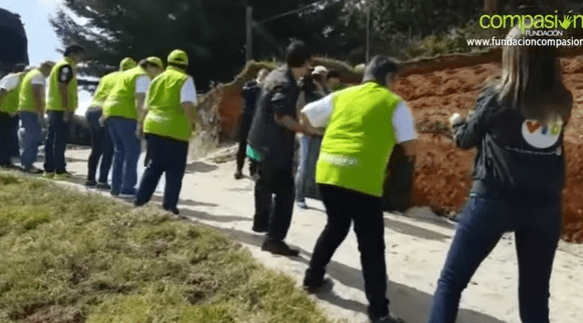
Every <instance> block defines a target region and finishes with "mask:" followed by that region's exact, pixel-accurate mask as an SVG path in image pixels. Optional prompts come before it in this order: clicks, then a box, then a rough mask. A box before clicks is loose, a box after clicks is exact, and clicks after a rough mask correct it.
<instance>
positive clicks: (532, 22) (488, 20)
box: [479, 14, 583, 36]
mask: <svg viewBox="0 0 583 323" xmlns="http://www.w3.org/2000/svg"><path fill="white" fill-rule="evenodd" d="M479 23H480V27H482V28H484V29H500V28H512V27H515V26H519V27H520V29H521V30H522V32H523V33H524V32H525V31H526V30H527V29H562V30H545V31H543V30H539V31H536V30H535V31H533V34H534V35H535V36H562V35H563V30H568V29H576V28H583V15H579V14H578V15H563V16H562V17H559V15H558V14H554V15H534V16H532V15H482V16H481V17H480V20H479Z"/></svg>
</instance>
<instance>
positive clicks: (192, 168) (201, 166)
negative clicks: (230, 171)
mask: <svg viewBox="0 0 583 323" xmlns="http://www.w3.org/2000/svg"><path fill="white" fill-rule="evenodd" d="M217 168H218V166H216V165H212V164H208V163H205V162H202V161H194V162H192V163H189V164H186V171H185V172H186V173H188V174H190V173H209V172H212V171H214V170H215V169H217Z"/></svg>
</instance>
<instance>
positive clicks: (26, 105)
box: [18, 69, 45, 112]
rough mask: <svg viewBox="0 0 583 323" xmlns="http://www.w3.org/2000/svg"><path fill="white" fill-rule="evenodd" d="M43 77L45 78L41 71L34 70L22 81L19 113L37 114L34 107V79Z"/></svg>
mask: <svg viewBox="0 0 583 323" xmlns="http://www.w3.org/2000/svg"><path fill="white" fill-rule="evenodd" d="M38 75H41V76H42V77H43V78H44V77H45V76H44V75H43V74H42V73H41V71H40V70H39V69H34V70H32V71H30V72H28V73H27V74H26V76H25V77H24V79H23V80H22V85H21V88H20V95H19V96H18V111H27V112H37V111H36V110H35V106H34V93H33V92H32V79H33V78H34V77H35V76H38Z"/></svg>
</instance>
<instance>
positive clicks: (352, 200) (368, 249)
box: [306, 185, 389, 320]
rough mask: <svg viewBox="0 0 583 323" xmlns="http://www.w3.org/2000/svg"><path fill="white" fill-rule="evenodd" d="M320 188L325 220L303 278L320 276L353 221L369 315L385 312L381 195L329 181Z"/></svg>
mask: <svg viewBox="0 0 583 323" xmlns="http://www.w3.org/2000/svg"><path fill="white" fill-rule="evenodd" d="M320 192H321V193H322V200H323V202H324V206H325V207H326V214H327V215H328V222H327V223H326V227H325V228H324V231H322V233H321V234H320V237H319V238H318V240H317V242H316V246H315V247H314V253H313V254H312V259H311V260H310V264H309V266H308V269H307V270H306V279H307V281H312V282H318V281H321V280H322V278H323V277H324V273H325V269H326V266H327V265H328V263H329V262H330V259H332V256H333V255H334V252H335V251H336V249H338V247H339V246H340V244H341V243H342V241H344V239H345V238H346V236H347V235H348V231H349V230H350V226H351V224H352V223H354V232H355V233H356V239H357V240H358V250H359V251H360V262H361V265H362V274H363V276H364V291H365V293H366V298H367V299H368V302H369V308H368V310H369V316H370V317H371V319H372V320H375V319H378V318H380V317H383V316H385V315H387V314H388V313H389V300H388V299H387V297H386V292H387V280H388V278H387V268H386V262H385V240H384V239H385V237H384V230H385V226H384V222H383V203H382V199H381V198H380V197H375V196H372V195H367V194H363V193H360V192H356V191H353V190H348V189H345V188H341V187H338V186H332V185H320Z"/></svg>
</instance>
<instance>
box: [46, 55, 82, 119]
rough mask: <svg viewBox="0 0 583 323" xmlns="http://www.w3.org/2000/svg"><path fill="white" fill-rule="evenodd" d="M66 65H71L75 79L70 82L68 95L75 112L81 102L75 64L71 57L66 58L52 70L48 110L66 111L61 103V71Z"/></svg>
mask: <svg viewBox="0 0 583 323" xmlns="http://www.w3.org/2000/svg"><path fill="white" fill-rule="evenodd" d="M65 65H70V66H71V68H72V70H73V78H72V79H71V81H70V82H69V87H68V89H67V90H68V94H69V103H70V105H71V106H72V107H73V110H77V103H78V101H79V99H78V97H77V73H76V72H75V66H74V65H75V62H74V61H73V59H71V58H69V57H65V58H63V59H62V60H60V61H59V62H58V63H57V64H55V66H54V67H53V69H52V70H51V74H50V75H49V93H48V99H47V110H52V111H64V110H65V107H63V104H62V101H61V93H60V92H59V84H60V82H59V70H60V69H61V67H63V66H65Z"/></svg>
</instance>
